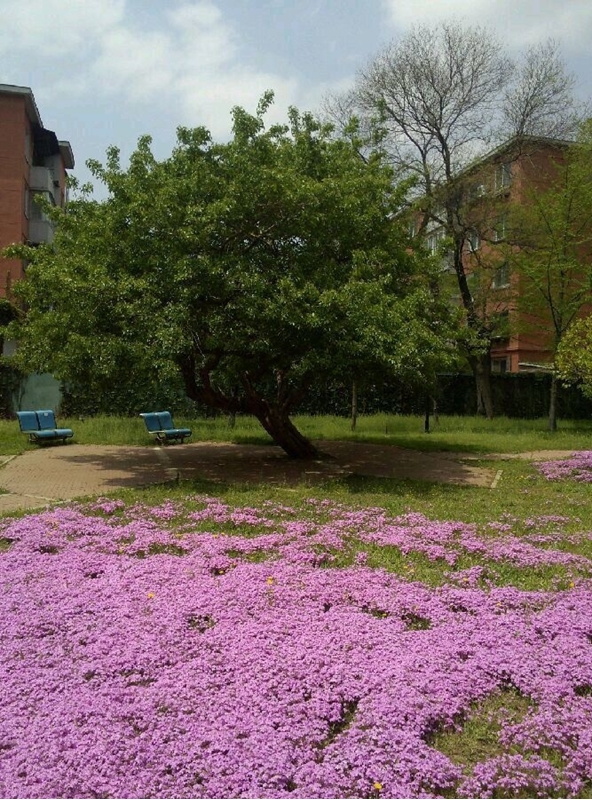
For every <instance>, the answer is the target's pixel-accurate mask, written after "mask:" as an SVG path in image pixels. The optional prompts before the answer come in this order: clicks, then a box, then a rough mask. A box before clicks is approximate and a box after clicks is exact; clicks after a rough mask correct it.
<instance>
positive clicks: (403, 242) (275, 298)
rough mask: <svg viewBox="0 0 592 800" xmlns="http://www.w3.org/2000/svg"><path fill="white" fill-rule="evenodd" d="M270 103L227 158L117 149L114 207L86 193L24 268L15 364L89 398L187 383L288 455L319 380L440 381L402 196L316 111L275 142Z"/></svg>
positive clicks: (203, 148) (241, 114)
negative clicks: (125, 161)
mask: <svg viewBox="0 0 592 800" xmlns="http://www.w3.org/2000/svg"><path fill="white" fill-rule="evenodd" d="M271 99H272V97H271V95H269V94H268V95H265V96H264V97H263V99H262V100H261V102H260V105H259V108H258V111H257V114H256V115H255V116H252V115H250V114H248V113H247V112H246V111H244V110H243V109H240V108H235V109H234V112H233V118H234V129H233V130H234V135H233V138H232V139H231V141H230V142H228V143H225V144H215V143H213V142H212V140H211V137H210V134H209V132H208V131H207V130H205V129H203V128H197V129H194V130H190V129H187V128H180V129H179V131H178V144H177V147H176V148H175V150H174V151H173V153H172V155H171V156H170V158H168V159H167V160H165V161H162V162H158V161H156V159H155V158H154V156H153V155H152V152H151V150H150V139H149V137H144V138H142V139H140V140H139V142H138V147H137V149H136V151H135V152H134V153H133V155H132V156H131V159H130V165H129V168H128V169H127V170H124V169H122V167H121V165H120V163H119V153H118V151H117V149H116V148H111V149H110V150H109V151H108V153H107V161H106V164H105V165H104V166H103V165H101V164H99V163H98V162H90V167H91V169H92V171H93V173H94V175H95V177H96V178H98V179H99V180H101V181H102V182H103V183H105V185H106V186H107V188H108V191H109V197H108V199H107V200H106V201H104V202H96V201H94V200H92V199H91V198H89V197H88V196H85V195H82V196H81V197H80V198H79V199H78V200H76V201H74V202H73V203H71V204H70V206H69V207H68V209H67V212H66V213H63V214H59V213H58V215H57V217H58V220H59V231H58V235H57V237H56V240H55V242H54V244H53V245H51V246H44V247H40V248H37V249H36V250H29V251H27V253H26V256H27V258H29V259H30V261H31V265H30V266H29V268H28V280H27V281H26V282H24V283H23V284H21V285H20V286H19V293H20V294H21V297H22V298H23V300H24V301H25V302H26V303H27V305H28V308H29V312H28V314H27V316H26V319H25V320H24V321H23V323H22V324H20V325H19V326H18V331H17V334H18V337H19V340H20V342H21V346H20V349H19V353H18V358H19V361H20V363H21V364H22V365H24V366H25V367H26V368H27V369H30V370H37V371H52V372H53V373H54V374H55V375H56V376H57V377H59V378H61V379H63V380H64V381H66V382H71V383H73V384H78V385H85V386H86V387H87V391H88V392H89V393H95V394H97V395H100V394H102V393H104V392H106V391H112V392H114V391H119V392H120V393H126V392H127V393H129V395H130V397H132V396H133V387H137V386H138V385H142V386H143V387H144V388H145V389H146V391H152V390H156V389H157V387H158V386H162V385H163V384H171V385H175V382H176V381H178V377H179V375H181V376H182V378H183V382H184V387H185V391H186V393H187V395H188V396H189V397H190V398H191V399H192V400H194V401H197V402H201V403H205V404H206V405H208V406H210V407H213V408H219V409H222V410H225V411H228V412H248V413H252V414H254V415H255V416H257V418H258V419H260V421H261V422H262V423H263V424H264V427H265V428H266V430H268V432H270V433H271V435H272V436H273V437H274V438H275V439H276V441H278V442H279V443H280V444H281V445H282V446H283V447H284V448H285V449H287V450H288V452H290V451H291V454H292V455H301V454H303V452H297V451H298V444H299V443H298V441H297V436H296V434H297V431H296V432H294V431H292V432H291V433H292V434H294V436H293V441H291V442H289V441H287V440H286V438H285V436H284V437H283V434H285V433H286V430H285V423H286V421H287V418H288V415H289V414H290V412H291V411H292V410H293V409H294V408H295V407H296V406H297V404H298V402H299V401H300V399H301V398H302V397H303V396H304V394H305V393H306V390H307V388H308V386H309V385H310V384H311V383H312V382H313V380H315V378H316V377H317V376H319V375H323V376H330V377H341V378H343V377H345V376H352V375H369V374H377V373H378V374H389V375H392V374H398V375H400V376H402V377H403V378H406V379H409V380H413V381H414V382H418V381H420V380H424V381H429V380H430V378H431V376H432V375H433V373H434V372H435V369H436V367H437V366H438V365H439V362H440V360H441V358H442V354H443V352H444V350H445V345H444V344H443V342H445V341H446V330H445V325H444V324H443V322H442V319H443V311H442V309H441V308H439V307H438V306H437V303H436V301H435V300H434V299H433V297H432V294H431V293H430V292H429V291H428V286H427V280H428V278H429V276H424V275H423V274H422V273H421V272H420V270H419V266H420V265H419V263H418V261H417V260H416V258H415V257H414V256H413V255H412V254H411V253H410V251H409V249H408V247H407V244H408V242H407V237H406V233H404V232H403V231H402V228H401V226H399V225H398V224H397V223H396V222H394V221H393V220H394V215H395V214H396V212H397V210H398V209H399V208H400V206H401V204H402V202H403V200H404V196H405V192H406V186H405V185H403V186H394V183H393V175H392V172H391V170H390V169H389V168H388V167H387V166H386V165H385V164H384V163H383V161H382V159H381V157H380V156H372V157H370V158H368V159H366V160H365V159H362V158H361V157H360V155H359V152H358V147H357V144H358V143H357V142H356V141H354V140H353V139H352V138H351V137H350V138H349V139H335V138H332V137H331V135H330V133H331V132H330V130H329V129H328V128H325V127H323V126H321V125H320V124H319V123H318V122H317V121H316V120H314V118H313V117H311V116H310V115H308V114H304V115H300V114H298V112H296V111H295V110H292V111H291V113H290V124H289V126H274V127H271V128H270V129H269V130H266V129H265V124H264V119H263V114H264V113H265V111H266V109H267V107H268V106H269V104H270V102H271ZM270 388H271V391H270ZM138 410H139V409H138ZM282 437H283V438H282ZM308 454H310V452H309V453H308Z"/></svg>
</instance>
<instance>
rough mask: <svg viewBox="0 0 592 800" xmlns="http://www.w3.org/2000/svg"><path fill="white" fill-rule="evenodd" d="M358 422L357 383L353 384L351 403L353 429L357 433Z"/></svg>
mask: <svg viewBox="0 0 592 800" xmlns="http://www.w3.org/2000/svg"><path fill="white" fill-rule="evenodd" d="M357 421H358V387H357V384H356V382H355V381H354V382H353V383H352V401H351V429H352V431H355V429H356V423H357Z"/></svg>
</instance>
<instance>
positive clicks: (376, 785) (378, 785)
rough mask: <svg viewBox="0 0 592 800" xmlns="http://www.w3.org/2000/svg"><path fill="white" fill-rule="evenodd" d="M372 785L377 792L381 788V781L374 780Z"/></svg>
mask: <svg viewBox="0 0 592 800" xmlns="http://www.w3.org/2000/svg"><path fill="white" fill-rule="evenodd" d="M372 785H373V786H374V788H375V789H376V791H377V792H379V791H380V790H381V789H382V783H378V781H374V783H373V784H372Z"/></svg>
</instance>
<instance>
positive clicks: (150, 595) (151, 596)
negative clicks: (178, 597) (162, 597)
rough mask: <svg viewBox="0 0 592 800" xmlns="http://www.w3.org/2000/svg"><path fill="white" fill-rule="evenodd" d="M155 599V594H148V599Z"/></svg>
mask: <svg viewBox="0 0 592 800" xmlns="http://www.w3.org/2000/svg"><path fill="white" fill-rule="evenodd" d="M153 597H154V592H148V599H149V600H152V598H153Z"/></svg>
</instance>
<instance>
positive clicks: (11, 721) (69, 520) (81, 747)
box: [0, 498, 592, 798]
mask: <svg viewBox="0 0 592 800" xmlns="http://www.w3.org/2000/svg"><path fill="white" fill-rule="evenodd" d="M198 500H199V502H198V503H197V505H199V506H200V508H199V509H198V510H196V511H194V512H193V513H192V514H191V515H190V521H189V523H188V522H187V517H186V515H184V513H183V511H182V509H181V508H180V507H176V506H175V504H173V503H171V502H167V503H166V504H163V506H162V507H157V508H147V509H144V512H142V509H141V507H139V506H137V507H135V508H134V509H132V510H130V513H128V514H126V513H121V511H122V509H121V508H120V507H119V506H113V507H111V506H109V505H108V506H105V505H104V504H101V503H99V504H98V505H97V504H95V506H87V507H84V506H79V507H72V508H64V507H60V508H57V509H55V510H52V511H47V512H43V513H40V514H33V515H30V516H27V517H24V518H22V519H15V520H4V521H2V522H1V523H0V536H2V537H4V538H5V539H9V540H11V542H12V545H11V547H10V549H8V550H7V551H5V552H3V553H1V554H0V655H1V658H0V686H1V687H2V698H3V701H2V714H1V715H0V794H1V795H2V796H4V797H105V796H113V797H130V798H131V797H294V798H296V797H352V796H355V797H375V796H377V793H379V794H380V796H383V797H401V796H403V797H434V796H438V795H441V794H442V793H448V794H450V793H451V792H456V794H457V796H475V795H476V794H478V796H493V795H498V796H499V794H502V795H504V794H506V795H507V796H515V795H516V794H522V796H524V795H525V793H526V792H528V791H529V790H532V791H536V792H540V793H545V794H548V793H556V794H557V793H559V794H561V793H563V794H571V793H576V792H578V791H580V789H581V788H582V786H583V785H584V784H585V782H586V781H587V780H589V775H590V767H591V765H592V735H591V734H590V731H591V730H592V658H591V655H592V644H591V642H592V582H591V581H588V580H580V581H579V582H578V583H576V585H575V586H574V588H573V589H572V590H571V591H565V592H523V591H519V590H518V589H515V588H512V587H505V588H495V587H491V588H489V589H487V590H484V589H483V588H480V587H479V577H480V573H479V571H478V569H472V570H464V571H460V570H459V571H458V573H456V577H457V579H459V578H460V580H457V585H452V584H451V585H445V586H441V587H439V588H430V587H428V586H425V585H423V584H421V583H418V582H409V581H405V580H403V579H402V578H401V577H399V576H397V575H395V574H392V573H388V572H386V571H384V570H380V569H378V570H377V569H371V568H369V567H368V566H367V565H365V563H364V558H363V556H362V557H361V558H359V559H357V561H356V563H355V564H354V565H353V566H351V567H347V568H340V569H327V568H326V566H325V568H323V567H322V566H320V565H322V564H324V565H326V564H327V562H326V561H323V560H322V559H320V558H319V556H320V554H321V551H322V550H324V551H326V552H341V551H344V550H345V549H346V548H347V547H348V546H349V544H350V543H351V540H352V537H354V536H355V537H357V538H358V539H359V540H360V541H362V542H366V543H367V544H372V545H375V544H376V543H388V544H389V545H391V546H396V547H399V548H401V550H403V551H405V552H416V551H417V552H423V553H424V554H425V555H427V556H428V557H429V558H439V559H442V560H443V562H444V563H447V564H450V565H452V566H453V564H454V561H455V559H456V558H458V557H459V556H460V555H462V554H463V553H471V554H472V553H475V552H477V553H478V554H480V555H483V556H484V557H486V558H491V559H494V560H495V559H496V558H499V559H506V558H510V559H512V560H514V559H515V560H517V561H518V563H523V564H526V565H530V564H539V563H540V564H548V563H561V564H563V563H564V562H563V561H561V560H560V559H559V556H569V554H565V553H560V552H559V551H553V550H550V549H548V548H537V546H536V544H533V543H532V542H527V541H525V542H521V540H520V539H519V538H518V537H513V536H512V535H511V533H510V532H506V531H501V532H498V533H497V534H496V535H495V536H492V533H491V531H489V532H487V533H486V534H483V535H481V534H479V532H478V530H477V529H476V527H475V526H471V525H466V524H464V523H451V522H435V521H432V520H428V519H426V518H425V517H423V516H421V515H416V514H413V515H403V516H400V517H396V518H391V517H389V515H388V514H387V512H386V511H384V509H363V510H359V509H351V508H347V507H344V506H341V505H336V504H331V503H330V502H326V503H322V504H321V503H318V504H314V503H313V504H310V507H309V509H308V511H307V513H306V514H305V515H303V518H302V519H301V520H299V519H298V514H297V512H296V511H294V510H293V509H289V508H286V507H285V506H283V507H279V506H277V507H276V506H273V505H262V506H261V507H260V508H256V509H246V510H245V509H240V508H231V507H229V506H227V505H226V504H224V503H222V502H221V501H220V500H217V499H213V498H199V499H198ZM115 512H117V515H116V513H115ZM177 518H178V519H179V522H180V527H181V528H182V533H181V534H180V533H179V531H178V530H177V529H176V528H175V525H174V524H173V523H174V521H175V519H177ZM237 520H238V521H239V524H240V526H241V529H242V528H243V527H246V529H248V528H249V526H251V527H252V532H251V533H252V535H249V536H240V535H238V534H237ZM208 523H212V525H213V526H214V527H215V530H214V531H211V532H209V531H208V530H207V526H208ZM225 524H227V525H228V528H227V530H228V533H227V534H226V533H224V532H222V533H221V532H220V526H221V525H222V526H224V525H225ZM548 524H549V522H548V521H547V522H545V521H541V523H540V526H541V528H544V526H545V525H548ZM553 524H558V523H557V521H556V520H553ZM204 527H205V528H206V530H204ZM537 531H538V528H537V527H536V526H535V527H534V528H533V536H536V534H537ZM521 544H523V545H524V547H523V549H520V545H521ZM258 553H260V554H263V555H266V556H270V557H268V558H266V560H262V561H255V560H252V558H251V557H252V556H253V555H254V554H258ZM578 559H579V560H578V562H577V563H578V565H579V566H583V565H584V562H587V559H583V557H578ZM568 563H572V562H568ZM590 566H592V565H590V564H588V567H590ZM508 687H513V689H514V690H515V691H516V692H519V693H520V694H522V695H523V696H525V697H527V698H530V700H531V701H532V705H531V709H530V711H529V713H528V715H527V716H526V718H525V719H523V720H520V721H519V722H515V723H512V724H509V725H508V726H506V727H505V728H504V730H503V731H502V739H503V741H502V744H503V746H504V748H506V749H507V751H508V752H512V753H515V751H516V750H520V752H521V754H518V753H516V754H515V755H511V756H508V757H505V756H504V757H499V758H497V759H486V760H484V761H483V762H481V763H479V764H477V766H476V767H475V769H474V770H473V773H472V775H469V776H467V775H465V774H464V773H463V771H462V769H461V768H460V767H459V766H458V765H457V764H455V763H453V762H452V761H450V759H449V758H448V757H447V756H446V755H444V753H442V752H440V751H439V750H437V749H436V747H435V746H434V733H435V732H437V731H439V730H442V729H446V728H447V727H454V726H458V725H459V724H461V725H462V720H463V719H465V718H466V717H467V716H469V715H470V714H471V713H472V709H473V707H474V704H475V703H479V702H480V701H482V700H483V699H485V698H488V697H490V696H491V695H496V694H499V693H501V692H502V691H504V690H507V689H508ZM548 750H553V751H554V752H555V753H557V754H558V756H559V757H560V758H561V764H562V766H561V768H559V767H557V765H556V764H554V765H552V764H551V763H550V762H549V761H548V760H547V758H546V753H547V751H548ZM377 785H378V786H380V789H377V788H376V786H377Z"/></svg>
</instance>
